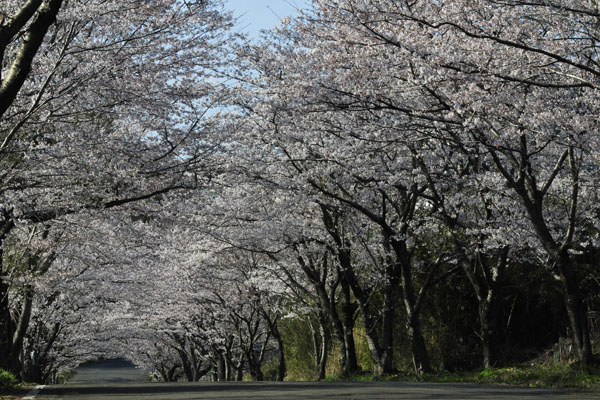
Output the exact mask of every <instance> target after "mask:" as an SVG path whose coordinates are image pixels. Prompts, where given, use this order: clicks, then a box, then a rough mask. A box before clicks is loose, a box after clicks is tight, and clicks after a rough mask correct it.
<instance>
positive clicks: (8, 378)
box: [0, 369, 18, 388]
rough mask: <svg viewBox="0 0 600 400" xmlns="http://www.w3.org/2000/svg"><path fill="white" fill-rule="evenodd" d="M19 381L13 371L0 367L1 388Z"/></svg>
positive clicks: (11, 385)
mask: <svg viewBox="0 0 600 400" xmlns="http://www.w3.org/2000/svg"><path fill="white" fill-rule="evenodd" d="M17 383H18V382H17V378H15V376H14V375H13V374H12V373H10V372H8V371H5V370H3V369H0V388H9V387H13V386H15V385H16V384H17Z"/></svg>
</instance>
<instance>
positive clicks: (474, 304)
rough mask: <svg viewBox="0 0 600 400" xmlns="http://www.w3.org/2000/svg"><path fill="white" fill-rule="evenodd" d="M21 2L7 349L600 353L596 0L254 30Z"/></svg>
mask: <svg viewBox="0 0 600 400" xmlns="http://www.w3.org/2000/svg"><path fill="white" fill-rule="evenodd" d="M19 3H20V2H14V5H13V3H11V2H9V3H8V4H7V5H6V6H2V7H3V9H2V15H3V18H4V19H3V22H2V34H1V35H0V38H1V39H4V38H7V39H6V45H4V46H3V47H0V49H2V51H3V52H2V53H1V54H3V57H2V59H3V64H2V68H3V70H2V88H3V90H4V88H5V87H6V88H9V87H11V85H13V87H14V88H15V89H13V92H14V96H13V98H12V100H10V97H5V96H4V95H2V99H3V100H2V101H5V99H9V100H10V101H8V100H7V101H8V105H7V107H6V110H5V111H3V114H1V115H0V121H1V123H2V125H1V128H2V130H1V135H2V138H3V141H4V144H3V145H2V148H1V151H2V155H1V157H2V159H1V162H2V165H3V169H2V171H3V178H2V215H3V218H4V219H3V220H2V225H1V227H2V230H1V232H2V236H1V237H0V238H1V239H2V249H3V254H2V280H1V284H2V291H0V300H1V301H2V303H1V304H2V309H1V311H0V315H1V316H2V317H1V322H2V325H1V326H2V328H1V334H2V336H1V337H0V348H1V351H0V360H2V363H3V364H2V365H0V367H2V368H5V369H11V370H12V371H14V372H17V373H22V375H23V376H24V377H27V376H33V377H34V378H35V380H40V381H41V380H49V379H52V376H53V375H56V373H58V372H59V371H60V370H62V369H68V368H71V367H73V366H75V365H77V364H78V363H80V362H82V361H84V360H86V359H91V358H95V357H99V356H111V355H122V354H126V355H127V357H128V358H130V359H132V360H133V361H134V362H136V364H138V365H140V366H144V367H145V368H147V369H149V370H151V371H152V372H153V373H154V374H155V376H156V377H157V378H159V379H163V380H176V379H184V378H185V379H188V380H198V379H201V378H202V377H203V376H205V375H206V374H208V373H209V372H212V373H213V374H214V376H215V378H216V379H220V380H233V379H241V378H242V377H243V375H244V374H245V373H249V374H250V375H251V376H252V378H253V379H257V380H261V379H264V378H265V375H264V371H263V368H264V365H265V363H266V362H271V363H272V364H273V365H275V366H276V367H275V368H273V372H272V376H269V378H273V379H280V380H281V379H284V377H285V376H286V374H287V375H288V376H290V375H293V373H292V372H291V371H290V370H289V365H290V356H291V355H292V354H293V352H292V351H291V350H292V349H293V347H294V346H297V345H292V343H293V342H294V340H295V338H298V337H302V336H303V335H304V336H309V339H310V342H311V344H312V349H311V350H310V353H311V354H312V357H313V364H314V369H315V375H314V376H315V377H317V378H319V379H322V378H324V377H325V375H326V373H327V369H328V368H331V365H332V361H331V357H332V355H334V354H335V357H334V358H335V359H337V360H338V361H339V366H338V367H337V368H338V369H339V372H341V373H343V374H352V373H355V372H358V371H359V370H360V369H361V368H370V369H372V371H373V373H374V375H376V376H380V375H383V374H387V373H392V372H394V371H396V370H397V369H398V368H404V367H406V365H404V364H403V362H402V360H405V359H406V355H407V354H408V355H409V357H408V358H410V364H411V365H412V369H413V370H414V371H415V373H424V372H431V371H432V370H433V369H434V368H433V366H434V365H436V362H440V363H444V364H446V365H447V364H450V363H458V361H459V360H463V362H464V364H463V366H472V365H473V362H472V360H476V361H475V362H476V363H477V364H478V365H479V366H483V367H490V366H495V365H500V364H502V363H504V362H508V361H514V360H511V359H509V358H508V357H507V355H510V354H513V352H511V351H510V350H514V352H517V351H521V350H522V349H523V348H524V347H527V348H528V349H529V350H539V349H540V347H544V346H548V345H549V344H551V343H552V342H553V341H556V339H557V338H558V337H559V336H561V335H565V334H567V335H568V336H570V337H572V339H573V341H574V343H575V348H576V349H577V351H576V352H577V357H578V358H579V360H580V361H581V363H582V364H585V365H590V364H592V363H595V362H596V360H595V358H594V355H593V349H592V338H593V336H594V330H593V328H594V326H593V325H590V321H591V319H590V318H591V316H593V315H594V312H595V311H597V310H598V307H599V306H600V304H598V298H597V293H598V273H597V271H596V270H595V267H597V260H598V259H599V254H598V249H599V248H600V245H599V240H598V239H599V237H598V234H599V232H600V231H599V226H598V225H599V223H600V214H599V212H600V209H599V207H600V206H599V204H600V201H599V200H600V199H599V198H598V197H599V193H598V189H597V188H598V187H599V183H600V182H598V179H599V178H600V176H599V174H600V170H599V168H598V165H600V164H599V162H600V137H599V136H598V134H597V132H598V126H597V125H598V118H597V116H598V115H599V112H598V111H599V110H598V107H599V104H600V103H599V102H598V92H596V90H598V82H599V81H598V74H599V73H600V68H599V65H598V53H597V51H598V47H597V46H598V45H597V39H598V35H599V34H600V33H599V31H598V26H599V25H598V18H599V17H600V9H599V7H600V6H599V5H598V4H597V2H596V1H595V0H577V1H569V2H566V1H565V2H563V1H561V0H552V1H546V0H536V1H527V2H523V1H517V0H514V1H513V0H507V1H502V2H498V1H492V0H477V1H472V0H468V1H467V0H464V1H462V0H452V1H446V2H442V3H441V4H437V3H435V2H434V3H432V2H430V1H420V0H414V1H392V0H369V1H363V0H346V1H336V0H314V1H313V2H312V7H311V8H310V9H309V10H306V11H305V12H303V13H302V14H301V15H300V16H299V17H298V18H295V19H294V20H291V21H287V22H286V23H284V24H283V25H282V27H281V28H279V29H276V30H274V31H272V32H268V33H266V34H265V36H264V38H263V40H262V41H261V42H259V43H251V42H247V41H246V40H245V39H244V38H242V37H234V36H233V35H231V34H230V33H228V28H229V26H230V24H231V20H230V18H229V16H228V15H227V14H225V13H223V11H222V9H221V8H220V7H221V5H220V3H219V2H216V1H214V2H213V1H210V2H206V1H198V2H189V1H188V2H180V1H177V0H173V1H172V2H171V1H162V2H146V3H144V4H140V3H139V2H137V1H132V2H131V4H130V2H123V1H119V2H117V1H115V2H106V1H102V2H94V1H92V2H77V1H73V2H68V3H67V2H65V3H64V4H63V3H62V2H54V1H37V2H36V1H34V0H31V1H28V2H26V4H25V5H21V4H19ZM84 3H85V4H84ZM96 3H97V4H96ZM43 21H45V22H43ZM174 21H177V23H173V22H174ZM28 35H29V36H31V38H29V39H26V37H29V36H28ZM36 35H37V36H36ZM37 37H39V39H38V42H39V44H38V45H36V46H37V47H29V46H32V45H33V44H35V43H36V41H35V40H34V39H33V38H37ZM30 53H31V54H33V55H35V54H37V56H36V57H35V58H34V57H30V58H26V55H27V54H30ZM28 60H29V61H28ZM19 71H24V72H22V73H21V75H19V73H18V72H19ZM18 76H23V78H22V79H21V78H17V77H18ZM19 79H21V80H19ZM19 82H21V83H19ZM6 90H7V93H12V92H10V90H9V89H6ZM7 96H8V94H7ZM531 291H536V292H537V293H538V296H537V297H536V298H534V299H532V298H531V297H530V292H531ZM474 324H475V325H477V329H476V332H475V333H473V332H472V326H473V325H474ZM536 325H539V326H538V327H536ZM293 326H303V327H304V328H305V330H306V332H302V331H294V330H293V329H290V327H293ZM525 331H529V334H530V336H523V333H524V332H525ZM531 332H533V333H531ZM548 332H550V333H549V334H548ZM452 338H459V339H460V340H459V342H460V343H451V341H452ZM473 346H474V347H476V348H477V350H478V354H477V355H473V354H471V353H469V350H467V349H468V348H469V347H473ZM365 347H366V348H367V349H368V354H369V357H368V361H365V360H364V359H361V357H360V355H359V354H360V352H361V351H362V350H361V349H362V348H365ZM334 349H335V353H333V351H334ZM516 358H518V357H516ZM465 360H466V361H465Z"/></svg>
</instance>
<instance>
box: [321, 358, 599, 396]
mask: <svg viewBox="0 0 600 400" xmlns="http://www.w3.org/2000/svg"><path fill="white" fill-rule="evenodd" d="M340 380H346V381H372V380H374V378H373V375H372V374H370V373H368V372H365V373H362V374H360V375H353V376H350V377H340V376H336V375H333V376H329V377H327V379H326V381H340ZM379 380H380V381H390V382H440V383H450V382H463V383H484V384H501V385H513V386H528V387H545V388H563V389H566V388H569V389H593V390H600V369H594V368H587V369H585V368H580V367H576V366H569V365H568V364H553V365H536V366H515V367H507V368H490V369H485V370H483V371H472V372H438V373H433V374H425V375H415V374H411V373H399V374H392V375H385V376H382V377H380V379H379Z"/></svg>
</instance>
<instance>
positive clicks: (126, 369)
mask: <svg viewBox="0 0 600 400" xmlns="http://www.w3.org/2000/svg"><path fill="white" fill-rule="evenodd" d="M78 371H79V372H78V374H77V375H76V376H75V377H74V378H73V379H71V380H70V382H69V383H68V384H67V385H56V386H47V387H45V388H44V389H42V390H41V392H40V393H39V394H37V396H36V399H48V400H50V399H65V400H83V399H85V400H105V399H111V400H116V399H123V400H142V399H149V400H158V399H161V400H162V399H165V400H183V399H203V400H217V399H244V400H263V399H266V400H274V399H284V400H292V399H302V400H308V399H311V400H315V399H344V400H392V399H393V400H408V399H415V400H419V399H427V400H437V399H447V400H458V399H466V400H469V399H481V400H491V399H515V400H537V399H543V400H567V399H568V400H575V399H584V400H586V399H600V394H599V393H588V392H565V391H553V390H542V389H526V388H511V387H498V386H484V385H465V384H430V383H400V382H398V383H396V382H394V383H392V382H320V383H316V382H297V383H273V382H270V383H255V382H248V383H245V382H236V383H202V382H199V383H178V384H167V383H148V382H143V381H142V380H143V379H145V374H143V373H142V372H141V371H140V370H136V369H135V368H132V367H131V365H127V364H125V363H123V362H103V363H102V364H100V365H89V366H86V367H82V368H81V369H79V370H78Z"/></svg>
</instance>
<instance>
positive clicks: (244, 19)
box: [225, 0, 310, 38]
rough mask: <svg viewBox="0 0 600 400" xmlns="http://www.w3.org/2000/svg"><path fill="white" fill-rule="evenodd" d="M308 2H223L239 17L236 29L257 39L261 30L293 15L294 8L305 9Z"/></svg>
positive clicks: (274, 0) (235, 0) (292, 0)
mask: <svg viewBox="0 0 600 400" xmlns="http://www.w3.org/2000/svg"><path fill="white" fill-rule="evenodd" d="M309 3H310V0H225V7H226V8H227V9H229V10H231V11H232V12H233V15H234V16H236V17H240V19H239V22H238V29H240V30H242V31H244V32H248V33H249V34H250V35H251V36H253V37H255V38H256V37H258V34H259V31H260V30H261V29H270V28H273V27H274V26H276V25H278V24H279V20H280V18H283V17H286V16H289V15H294V13H295V9H296V8H306V7H307V5H308V4H309Z"/></svg>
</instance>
